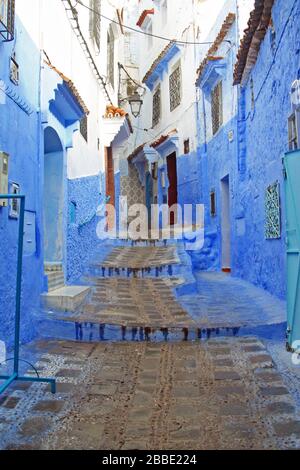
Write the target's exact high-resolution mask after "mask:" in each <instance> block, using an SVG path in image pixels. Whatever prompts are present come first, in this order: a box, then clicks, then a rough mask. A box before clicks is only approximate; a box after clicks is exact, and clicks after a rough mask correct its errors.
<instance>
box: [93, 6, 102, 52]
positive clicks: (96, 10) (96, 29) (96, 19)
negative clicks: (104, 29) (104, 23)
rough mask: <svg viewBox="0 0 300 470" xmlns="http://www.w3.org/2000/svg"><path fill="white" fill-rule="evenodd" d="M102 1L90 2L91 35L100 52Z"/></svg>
mask: <svg viewBox="0 0 300 470" xmlns="http://www.w3.org/2000/svg"><path fill="white" fill-rule="evenodd" d="M100 14H101V0H90V35H91V38H92V39H93V41H94V42H95V45H96V47H97V49H98V51H99V50H100V34H101V16H100Z"/></svg>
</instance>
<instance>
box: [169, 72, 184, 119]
mask: <svg viewBox="0 0 300 470" xmlns="http://www.w3.org/2000/svg"><path fill="white" fill-rule="evenodd" d="M180 103H181V64H178V65H177V67H176V68H175V69H174V71H173V72H172V73H171V75H170V110H171V111H174V109H176V108H177V106H179V105H180Z"/></svg>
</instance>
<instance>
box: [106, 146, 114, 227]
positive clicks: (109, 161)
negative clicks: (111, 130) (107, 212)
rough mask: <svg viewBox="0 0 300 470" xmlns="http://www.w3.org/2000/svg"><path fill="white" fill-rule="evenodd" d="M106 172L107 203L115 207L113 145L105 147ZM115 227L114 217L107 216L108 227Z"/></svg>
mask: <svg viewBox="0 0 300 470" xmlns="http://www.w3.org/2000/svg"><path fill="white" fill-rule="evenodd" d="M105 174H106V198H107V204H110V205H112V206H114V207H115V205H116V200H115V172H114V160H113V153H112V148H111V147H106V148H105ZM113 228H114V220H113V218H112V217H108V218H107V229H108V230H112V229H113Z"/></svg>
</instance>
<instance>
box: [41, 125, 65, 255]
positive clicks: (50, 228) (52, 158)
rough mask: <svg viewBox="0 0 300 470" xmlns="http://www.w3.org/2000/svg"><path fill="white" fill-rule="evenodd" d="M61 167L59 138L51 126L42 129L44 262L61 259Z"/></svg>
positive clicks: (62, 160)
mask: <svg viewBox="0 0 300 470" xmlns="http://www.w3.org/2000/svg"><path fill="white" fill-rule="evenodd" d="M63 168H64V152H63V146H62V143H61V140H60V138H59V136H58V134H57V132H56V131H55V130H54V129H53V128H52V127H47V128H46V129H45V130H44V251H45V262H51V263H53V262H62V260H63V201H64V198H63Z"/></svg>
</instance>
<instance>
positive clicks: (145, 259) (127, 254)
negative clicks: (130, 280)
mask: <svg viewBox="0 0 300 470" xmlns="http://www.w3.org/2000/svg"><path fill="white" fill-rule="evenodd" d="M179 261H180V260H179V258H178V256H177V249H176V247H174V246H167V247H151V246H147V247H118V248H114V249H113V250H112V252H111V253H110V254H109V256H108V257H107V259H106V260H105V261H103V262H102V263H101V266H102V267H104V268H114V269H115V268H126V269H128V268H129V269H143V268H144V269H145V268H152V267H159V266H166V265H172V264H177V263H179Z"/></svg>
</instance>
